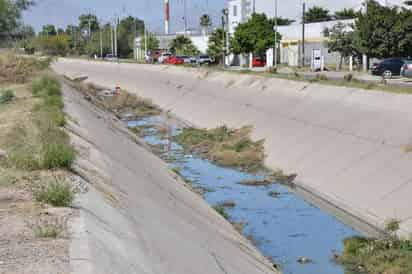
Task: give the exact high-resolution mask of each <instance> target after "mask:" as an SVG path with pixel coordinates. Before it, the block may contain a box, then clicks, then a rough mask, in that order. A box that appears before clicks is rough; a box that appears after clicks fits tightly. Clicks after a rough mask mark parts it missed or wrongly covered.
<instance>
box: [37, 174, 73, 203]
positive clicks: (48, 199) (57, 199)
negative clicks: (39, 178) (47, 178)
mask: <svg viewBox="0 0 412 274" xmlns="http://www.w3.org/2000/svg"><path fill="white" fill-rule="evenodd" d="M34 197H35V198H36V200H37V201H38V202H42V203H47V204H50V205H52V206H56V207H69V206H70V205H71V204H72V202H73V199H74V192H73V190H72V188H71V186H70V185H69V184H67V183H64V182H60V181H58V180H57V179H56V180H55V181H54V182H51V183H48V184H47V185H46V186H43V187H42V188H40V189H39V190H37V191H36V192H35V193H34Z"/></svg>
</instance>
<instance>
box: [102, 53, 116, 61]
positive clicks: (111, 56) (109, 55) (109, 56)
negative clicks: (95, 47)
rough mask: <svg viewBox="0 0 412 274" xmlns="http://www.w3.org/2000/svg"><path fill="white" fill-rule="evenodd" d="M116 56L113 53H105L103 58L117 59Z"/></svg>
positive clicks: (108, 59)
mask: <svg viewBox="0 0 412 274" xmlns="http://www.w3.org/2000/svg"><path fill="white" fill-rule="evenodd" d="M117 59H118V58H117V57H116V56H115V55H113V54H106V56H105V57H104V60H107V61H117Z"/></svg>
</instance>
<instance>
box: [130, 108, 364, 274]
mask: <svg viewBox="0 0 412 274" xmlns="http://www.w3.org/2000/svg"><path fill="white" fill-rule="evenodd" d="M164 123H165V119H164V118H162V117H160V116H159V117H152V118H143V119H142V120H138V121H132V122H128V126H129V127H135V126H142V125H144V126H146V127H147V128H145V129H144V140H145V141H146V142H147V143H148V144H151V145H157V146H159V147H162V146H161V145H163V146H164V149H163V150H162V151H163V153H160V156H161V157H162V158H163V159H165V160H167V161H168V162H169V164H170V167H171V168H177V169H179V170H180V173H181V175H182V176H183V177H184V178H185V179H187V180H190V181H192V182H193V186H194V187H201V188H203V189H207V190H208V191H206V192H205V194H204V198H205V199H206V200H207V201H208V202H209V203H210V204H211V205H216V204H219V203H221V202H223V201H228V200H230V201H234V202H235V203H236V206H235V207H234V208H227V209H226V212H227V213H228V214H229V215H230V221H234V222H244V223H246V225H245V227H244V230H243V233H244V234H245V235H247V236H251V238H252V239H253V240H254V242H255V244H256V246H257V247H258V249H259V250H260V251H261V252H262V253H263V254H264V255H265V256H267V257H270V258H272V259H273V261H274V262H276V263H277V264H278V265H280V266H281V269H282V271H283V273H285V274H344V273H345V270H344V268H343V267H342V266H341V265H339V264H337V263H335V262H334V261H333V255H334V254H336V253H339V252H340V251H341V250H342V240H343V239H345V238H347V237H350V236H353V235H359V234H360V233H359V232H357V231H355V230H354V229H352V228H351V227H349V226H347V225H345V224H343V223H341V222H339V221H338V220H337V219H336V218H335V217H333V216H331V215H329V214H327V213H325V212H323V211H322V210H320V209H319V208H317V207H315V206H313V205H311V204H310V203H308V202H306V201H305V200H303V199H302V198H301V197H299V196H297V195H296V194H295V193H293V192H292V191H291V190H289V189H288V188H287V187H285V186H283V185H280V184H273V185H270V186H244V185H241V184H239V182H241V181H242V180H255V179H257V180H259V179H262V176H263V175H262V174H251V173H245V172H241V171H239V170H236V169H231V168H223V167H219V166H217V165H215V164H213V163H211V162H209V161H207V160H204V159H201V158H199V157H196V155H187V154H185V152H184V151H183V149H182V148H181V147H180V146H179V145H178V144H176V143H173V142H170V141H168V140H165V138H161V136H160V134H158V132H157V130H156V128H155V126H156V125H164ZM151 125H153V127H150V126H151ZM170 128H171V132H172V134H177V133H178V132H179V130H180V129H179V126H176V125H173V126H171V125H170ZM165 151H167V152H165ZM272 191H273V192H275V193H277V195H276V197H272V196H270V195H269V193H270V192H272ZM301 257H306V258H308V259H310V260H311V262H310V263H304V264H302V263H300V262H298V259H299V258H301Z"/></svg>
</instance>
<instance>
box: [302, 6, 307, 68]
mask: <svg viewBox="0 0 412 274" xmlns="http://www.w3.org/2000/svg"><path fill="white" fill-rule="evenodd" d="M305 14H306V3H305V2H303V6H302V67H304V66H305V23H306V16H305Z"/></svg>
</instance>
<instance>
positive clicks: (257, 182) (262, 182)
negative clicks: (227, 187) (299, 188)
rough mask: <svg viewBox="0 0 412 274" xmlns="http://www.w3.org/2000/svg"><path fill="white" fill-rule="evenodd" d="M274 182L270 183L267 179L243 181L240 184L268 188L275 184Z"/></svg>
mask: <svg viewBox="0 0 412 274" xmlns="http://www.w3.org/2000/svg"><path fill="white" fill-rule="evenodd" d="M274 183H275V182H274V181H269V180H266V179H263V180H243V181H240V182H239V184H240V185H244V186H268V185H271V184H274Z"/></svg>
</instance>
